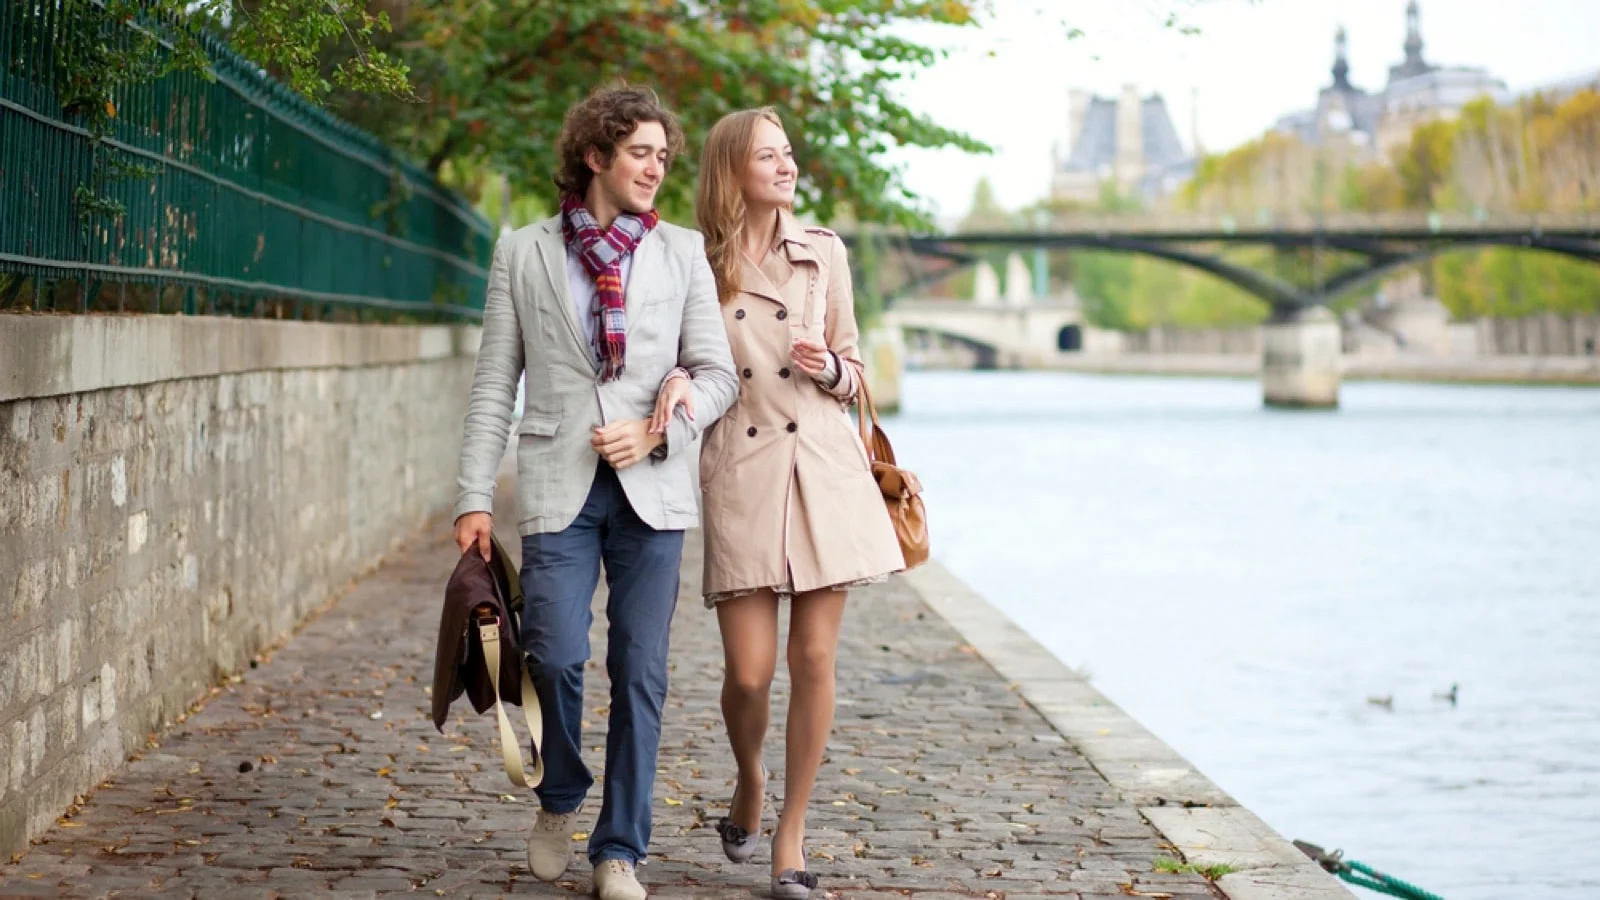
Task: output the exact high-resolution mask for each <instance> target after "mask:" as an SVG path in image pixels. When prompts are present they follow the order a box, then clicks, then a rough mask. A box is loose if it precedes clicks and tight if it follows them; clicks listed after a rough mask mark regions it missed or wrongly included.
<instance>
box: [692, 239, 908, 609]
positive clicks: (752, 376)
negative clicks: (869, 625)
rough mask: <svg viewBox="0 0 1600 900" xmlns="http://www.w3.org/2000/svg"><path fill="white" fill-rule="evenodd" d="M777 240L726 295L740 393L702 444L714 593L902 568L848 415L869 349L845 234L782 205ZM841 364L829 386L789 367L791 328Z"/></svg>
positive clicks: (747, 265) (708, 582)
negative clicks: (863, 347) (863, 343)
mask: <svg viewBox="0 0 1600 900" xmlns="http://www.w3.org/2000/svg"><path fill="white" fill-rule="evenodd" d="M777 237H778V246H777V247H776V248H774V249H773V250H772V251H770V252H769V253H768V255H767V258H766V259H765V260H763V262H762V265H761V266H760V267H759V268H758V267H757V266H755V265H754V264H752V263H751V262H749V260H745V261H744V271H743V277H742V281H743V285H742V289H741V290H740V291H739V293H737V294H735V295H734V296H733V297H732V299H730V300H729V301H728V302H727V303H724V304H723V307H722V316H723V321H724V322H725V323H726V324H727V331H728V342H729V344H730V345H731V346H732V349H733V361H734V367H735V368H736V369H737V370H738V373H739V399H738V400H736V401H735V402H734V404H733V407H732V408H731V409H729V410H728V412H727V413H726V414H725V415H724V416H723V417H722V418H721V419H719V420H718V421H717V422H716V424H714V425H713V426H711V428H710V429H709V431H708V433H707V436H706V439H705V444H704V446H703V447H702V449H701V455H700V483H701V491H702V500H703V503H702V523H703V527H704V529H705V584H704V591H705V593H706V594H708V595H709V594H719V593H724V592H729V591H741V590H751V589H755V588H763V587H777V586H780V585H783V584H785V583H786V582H788V583H792V584H793V587H794V590H795V592H796V593H804V592H806V591H811V590H816V589H818V588H825V587H831V586H834V585H842V584H849V583H850V582H854V581H859V580H862V579H866V578H873V577H876V576H880V575H885V574H888V573H890V572H897V571H900V570H901V569H904V568H905V559H904V557H903V556H902V555H901V553H900V544H899V541H898V540H897V539H896V538H895V534H894V526H893V525H892V524H891V523H890V521H889V513H888V511H887V509H886V508H885V506H884V502H883V495H882V494H881V492H880V491H879V490H878V485H877V483H876V482H875V481H874V480H873V478H872V474H871V470H870V468H869V466H868V462H867V453H866V450H865V448H863V447H862V446H861V438H860V436H859V434H858V433H857V431H856V429H855V426H854V425H853V423H852V421H851V420H850V418H849V417H848V414H847V412H846V407H847V404H848V403H849V402H850V401H851V400H853V399H854V394H855V387H856V385H857V384H858V383H859V381H858V379H859V378H860V377H861V371H862V370H861V351H860V348H859V346H858V343H859V333H858V330H857V327H856V321H855V302H854V299H853V297H852V293H851V287H850V266H849V262H848V260H847V259H846V256H845V246H844V242H843V241H842V240H840V239H839V236H838V235H836V234H834V233H833V232H831V231H828V230H827V229H824V228H807V227H801V225H800V224H799V223H798V222H797V221H796V220H795V219H794V217H793V216H791V215H790V214H788V213H787V212H785V213H782V214H781V218H780V221H779V226H778V236H777ZM802 336H804V337H809V338H810V339H812V340H822V341H823V342H824V343H825V344H827V345H828V348H829V349H830V350H832V351H833V352H834V354H835V355H837V356H838V358H839V359H840V360H841V362H842V363H843V365H842V369H843V370H844V371H842V372H841V381H840V383H839V385H838V387H837V388H836V389H835V391H834V392H832V393H830V392H829V391H827V390H824V389H823V387H822V386H821V385H820V384H818V383H817V382H816V380H815V379H813V378H811V377H810V376H808V375H806V374H805V373H804V372H801V371H800V370H799V369H798V368H795V367H794V363H793V361H792V360H791V359H790V357H789V347H790V344H791V343H792V341H793V339H794V338H797V337H802Z"/></svg>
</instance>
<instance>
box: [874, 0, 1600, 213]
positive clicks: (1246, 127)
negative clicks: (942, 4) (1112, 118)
mask: <svg viewBox="0 0 1600 900" xmlns="http://www.w3.org/2000/svg"><path fill="white" fill-rule="evenodd" d="M1420 2H1421V21H1422V38H1423V56H1424V58H1426V59H1427V60H1428V61H1429V62H1432V63H1435V64H1445V65H1468V66H1481V67H1484V68H1487V69H1488V70H1489V71H1490V72H1491V73H1492V74H1494V75H1496V76H1498V77H1499V78H1501V79H1502V80H1503V81H1505V83H1506V85H1507V86H1508V87H1509V88H1510V89H1511V90H1513V91H1520V90H1523V89H1527V88H1533V87H1538V86H1540V85H1542V84H1545V83H1548V82H1551V81H1557V80H1562V79H1565V78H1569V77H1574V76H1577V75H1581V74H1584V73H1594V72H1597V71H1600V0H1420ZM990 5H991V8H992V12H991V13H990V14H988V15H986V16H985V17H984V21H983V24H982V25H981V26H980V27H979V28H976V29H973V28H966V29H954V28H933V27H920V28H914V29H903V31H904V33H905V34H907V35H908V36H913V37H916V38H918V39H920V40H923V41H926V42H929V43H931V44H933V45H935V46H941V47H947V48H950V50H951V52H950V55H949V56H948V57H947V58H946V59H944V60H942V61H940V62H938V63H937V64H935V65H934V66H933V67H932V68H929V69H925V70H921V71H918V72H916V73H914V74H913V75H911V76H910V77H908V78H907V79H905V80H904V81H902V82H901V83H900V88H899V97H900V99H901V100H902V101H904V102H905V103H907V105H909V106H910V107H911V108H912V109H914V110H917V111H919V112H923V113H926V114H928V115H930V116H932V117H933V118H934V119H935V120H936V121H938V122H939V123H940V124H942V125H946V126H949V127H952V128H957V129H960V130H963V131H966V132H967V133H969V134H971V135H973V136H974V137H977V138H979V139H980V140H983V141H985V142H986V143H988V144H990V145H991V146H993V147H994V148H995V154H994V155H992V156H988V157H974V156H969V155H966V154H963V153H959V152H956V151H953V150H946V151H924V150H914V149H903V150H898V151H896V152H895V153H893V154H892V155H891V157H890V161H891V162H893V163H896V164H900V165H904V166H905V168H906V177H905V180H906V183H907V185H908V186H910V187H911V188H912V189H913V190H915V191H917V192H918V193H919V194H921V195H922V196H923V197H925V198H926V199H927V200H928V201H929V203H930V205H931V206H932V207H933V208H934V209H935V210H936V213H937V215H938V216H939V218H940V219H941V221H945V222H948V221H950V220H952V219H954V218H959V217H960V216H961V215H962V214H964V213H965V212H966V210H967V208H968V207H969V206H970V204H971V200H972V192H973V188H974V186H975V185H976V183H977V181H978V178H979V177H981V176H984V175H987V176H988V177H989V180H990V181H991V182H992V183H993V185H994V187H995V190H996V193H997V195H998V197H999V200H1000V202H1001V203H1002V204H1003V205H1005V206H1006V207H1008V208H1016V207H1019V206H1025V205H1027V204H1029V203H1032V202H1033V201H1035V200H1037V199H1040V198H1041V197H1043V196H1044V195H1046V194H1047V193H1048V192H1049V183H1050V172H1051V159H1052V144H1053V143H1054V144H1058V145H1060V148H1061V152H1063V153H1064V152H1065V149H1066V148H1065V142H1066V129H1067V93H1068V91H1069V89H1071V88H1074V87H1079V88H1083V89H1086V90H1089V91H1092V92H1095V93H1098V94H1100V95H1101V96H1106V97H1114V96H1116V94H1117V93H1118V92H1119V91H1120V90H1121V86H1122V85H1123V84H1124V83H1128V82H1132V83H1136V84H1138V85H1139V88H1140V92H1141V93H1142V94H1146V95H1148V94H1150V93H1157V92H1158V93H1160V94H1161V95H1162V96H1164V97H1165V98H1166V100H1167V105H1168V108H1169V110H1170V111H1171V113H1172V117H1173V122H1174V124H1175V125H1176V127H1177V130H1178V133H1179V135H1180V136H1181V138H1182V139H1183V142H1184V145H1185V146H1186V147H1188V146H1189V145H1190V142H1191V139H1192V134H1193V132H1194V130H1195V129H1194V128H1193V122H1194V120H1193V118H1192V114H1193V113H1194V112H1195V111H1196V110H1197V111H1198V125H1199V127H1198V132H1199V136H1200V141H1201V144H1202V146H1203V147H1204V148H1205V149H1206V150H1207V151H1208V152H1217V151H1221V150H1226V149H1228V148H1231V147H1235V146H1238V145H1239V144H1242V143H1244V142H1246V141H1249V140H1251V139H1253V138H1255V137H1259V136H1260V135H1261V134H1262V133H1263V132H1264V131H1266V130H1267V129H1268V128H1269V127H1270V126H1271V125H1272V123H1273V121H1274V120H1276V119H1277V118H1278V117H1279V116H1280V115H1283V114H1284V113H1287V112H1291V111H1294V110H1297V109H1303V108H1308V107H1310V106H1312V105H1313V104H1314V103H1315V102H1316V96H1317V91H1318V89H1320V88H1321V87H1323V86H1325V85H1327V84H1328V83H1330V82H1331V81H1332V76H1331V75H1330V74H1329V70H1330V68H1331V67H1332V65H1333V38H1334V32H1335V31H1336V30H1337V29H1338V27H1339V26H1340V25H1341V24H1342V25H1343V26H1344V27H1345V29H1346V30H1347V31H1348V33H1349V48H1350V52H1349V58H1350V78H1351V81H1352V82H1354V83H1355V84H1356V85H1357V86H1358V87H1362V88H1365V89H1367V90H1372V91H1377V90H1381V89H1382V87H1383V84H1384V82H1385V80H1386V79H1387V77H1388V70H1389V66H1390V65H1391V64H1392V63H1396V62H1398V61H1399V60H1400V59H1401V57H1402V55H1403V51H1402V49H1401V45H1402V44H1403V43H1404V41H1405V7H1406V0H1254V2H1251V0H1093V2H1084V0H1077V2H1068V0H990ZM1174 13H1175V14H1176V15H1177V17H1178V20H1179V22H1180V23H1181V24H1183V25H1188V26H1193V27H1195V28H1198V29H1199V33H1198V34H1194V35H1186V34H1183V33H1182V32H1181V31H1180V30H1179V29H1175V28H1167V27H1165V22H1166V20H1167V18H1168V16H1169V15H1170V14H1174ZM1072 29H1078V30H1080V31H1082V32H1083V36H1082V37H1079V38H1075V39H1069V38H1068V33H1069V32H1070V31H1071V30H1072ZM1196 100H1197V102H1195V101H1196Z"/></svg>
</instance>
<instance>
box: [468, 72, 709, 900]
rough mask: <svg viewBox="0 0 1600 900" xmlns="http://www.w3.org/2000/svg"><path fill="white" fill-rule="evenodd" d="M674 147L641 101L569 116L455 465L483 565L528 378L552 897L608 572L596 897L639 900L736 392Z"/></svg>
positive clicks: (528, 553)
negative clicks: (671, 169)
mask: <svg viewBox="0 0 1600 900" xmlns="http://www.w3.org/2000/svg"><path fill="white" fill-rule="evenodd" d="M619 135H621V137H619ZM682 146H683V132H682V130H681V129H680V128H679V126H678V123H677V120H676V119H675V118H674V117H673V115H672V114H671V113H670V112H668V111H667V110H666V109H665V108H663V107H662V106H661V104H660V103H659V101H657V99H656V97H655V95H654V94H653V93H652V92H650V91H648V90H645V89H642V88H636V87H624V88H614V89H608V90H602V91H599V92H597V93H595V94H593V95H591V96H590V97H589V98H588V99H587V100H584V101H583V102H582V103H580V104H579V105H577V106H575V107H573V109H572V110H570V111H569V112H568V114H567V118H566V121H565V123H564V124H563V126H562V130H561V136H560V140H559V152H560V156H561V170H560V172H559V173H558V174H557V175H556V179H555V180H556V184H557V186H558V187H559V188H560V189H561V193H562V202H561V207H562V209H561V213H560V214H559V215H557V216H555V217H554V218H552V219H549V220H547V221H544V222H540V223H538V224H535V225H530V226H528V227H526V228H523V229H521V230H519V231H517V232H515V233H513V234H511V235H508V236H506V237H504V238H502V239H501V240H500V242H499V243H498V245H497V246H496V247H495V252H494V262H493V264H492V266H491V267H490V270H489V288H488V293H487V296H486V299H485V302H484V312H483V338H482V343H481V345H480V346H479V349H478V360H477V368H476V372H475V373H474V375H473V381H472V394H471V398H470V400H469V402H468V405H467V416H466V423H465V427H464V431H465V435H464V438H463V440H462V447H461V476H460V494H459V497H458V499H457V501H456V529H455V532H456V543H457V544H459V545H460V547H461V550H462V552H463V553H465V552H467V551H468V550H470V549H472V548H474V547H476V548H477V549H478V550H479V551H480V552H481V553H483V555H484V557H485V558H486V559H487V558H488V555H489V532H490V528H491V518H490V513H491V510H492V501H493V496H494V482H495V473H496V471H497V470H498V468H499V464H500V459H501V456H502V454H503V453H504V450H505V441H506V432H507V429H508V428H509V427H510V424H511V416H512V407H513V404H514V402H515V396H516V390H517V380H518V378H519V377H522V376H523V375H524V374H526V376H527V383H526V394H525V407H526V408H525V412H524V413H523V416H522V420H521V422H519V423H518V425H517V430H516V431H517V433H516V440H517V451H516V452H517V505H518V513H519V519H518V531H519V532H520V533H521V535H522V587H523V593H524V595H525V598H526V599H525V604H526V605H525V608H524V611H523V616H522V620H523V627H522V643H523V649H525V650H526V651H527V652H528V664H529V666H530V668H531V670H532V674H533V681H534V686H535V689H536V690H537V692H538V694H539V702H540V704H541V705H542V706H543V709H544V746H543V748H542V749H543V755H544V766H545V769H544V781H543V782H542V783H541V784H540V786H539V788H538V795H539V806H540V809H539V813H538V818H537V820H536V821H535V823H534V827H533V834H532V836H531V837H530V838H529V839H528V866H529V868H530V869H532V870H533V874H534V875H535V876H537V877H538V878H541V879H543V880H545V881H554V880H555V879H556V878H559V877H560V876H561V874H562V873H563V872H564V871H566V868H567V863H568V861H569V858H570V852H569V847H570V846H571V841H572V834H573V832H574V831H575V830H576V820H577V816H578V813H579V808H580V807H581V806H582V805H583V802H584V798H585V797H586V796H587V794H588V791H589V788H590V786H591V785H593V784H594V778H593V776H592V775H591V774H590V772H589V769H588V768H587V767H586V766H585V765H584V763H583V759H582V732H581V730H580V729H581V720H582V717H583V709H584V707H583V669H584V663H585V662H587V660H588V658H589V625H590V622H591V621H592V619H593V616H592V614H591V613H590V609H589V604H590V599H591V598H592V597H593V595H594V589H595V585H596V583H597V581H598V579H599V577H600V568H601V565H602V564H604V566H605V572H606V583H607V586H608V588H609V593H610V599H609V600H608V601H607V603H606V618H607V623H608V634H607V646H606V671H607V673H608V674H609V675H610V677H611V717H610V726H609V733H608V736H607V740H606V758H605V789H604V799H603V802H602V803H601V807H600V816H599V819H598V821H597V822H596V823H595V826H594V830H593V833H592V835H591V836H590V838H589V859H590V861H591V862H592V863H593V865H594V885H595V890H596V892H597V893H598V894H599V895H600V897H601V898H602V900H643V898H644V897H645V891H644V889H643V888H642V887H641V886H640V885H639V881H638V878H637V876H636V875H635V872H634V868H635V866H637V865H638V864H639V862H641V861H642V860H643V859H644V858H645V856H646V854H647V852H648V847H649V843H650V804H651V791H652V789H653V787H654V782H655V769H656V756H657V753H658V751H659V749H660V739H661V708H662V704H663V701H664V700H665V697H666V689H667V636H668V628H669V626H670V623H671V620H672V612H673V609H674V607H675V606H676V604H677V596H678V566H679V561H680V557H681V555H682V552H683V529H685V528H689V527H693V526H694V525H696V524H698V515H699V498H698V496H697V493H696V484H697V480H696V478H695V473H694V472H693V471H692V470H693V469H694V468H695V467H697V466H698V459H697V454H695V453H694V452H692V451H693V449H694V448H695V447H696V446H697V445H696V439H697V438H698V436H699V431H700V429H701V428H702V427H703V426H704V425H706V424H709V423H710V422H712V421H714V420H716V419H717V417H719V416H721V415H722V413H723V412H724V411H726V410H727V409H728V407H729V406H730V405H732V403H733V401H734V398H735V397H736V396H737V394H738V390H739V387H738V380H737V377H736V376H735V373H734V368H733V360H732V357H731V355H730V354H729V350H728V339H727V333H726V332H725V330H724V326H723V321H722V314H721V311H720V309H719V307H718V304H717V289H716V285H715V283H714V281H713V278H712V274H711V268H710V266H709V264H708V263H707V262H706V257H705V246H704V241H703V240H702V238H701V236H700V234H699V233H698V232H695V231H690V230H688V229H684V228H678V227H676V226H673V225H668V224H667V223H665V222H661V221H659V219H658V217H657V215H656V213H655V210H654V205H655V196H656V192H657V190H658V189H659V188H660V187H661V181H662V179H663V178H664V177H665V175H666V172H667V167H668V165H669V163H670V162H671V160H672V157H673V156H674V155H675V154H677V153H678V152H679V151H680V150H681V148H682ZM685 374H688V375H689V376H691V380H690V381H689V382H688V384H689V385H690V388H689V391H688V400H687V403H686V404H685V408H669V411H670V412H671V417H670V419H668V420H667V421H666V424H665V427H664V428H662V427H651V422H650V421H649V420H650V418H651V415H652V412H653V410H654V409H655V405H656V399H657V395H658V393H659V392H660V390H661V388H663V387H664V386H665V385H666V384H667V382H668V380H669V379H674V378H682V377H683V376H684V375H685ZM678 387H679V388H681V387H682V385H679V386H678Z"/></svg>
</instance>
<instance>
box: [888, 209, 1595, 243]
mask: <svg viewBox="0 0 1600 900" xmlns="http://www.w3.org/2000/svg"><path fill="white" fill-rule="evenodd" d="M1317 232H1325V233H1330V234H1340V235H1346V236H1349V235H1358V234H1363V233H1370V234H1372V235H1375V236H1392V235H1395V234H1411V235H1417V236H1419V237H1421V236H1427V235H1432V234H1436V235H1451V234H1455V235H1462V234H1465V235H1471V234H1506V233H1527V234H1550V233H1563V234H1573V235H1583V236H1586V237H1590V238H1597V237H1600V210H1595V211H1592V212H1585V211H1575V212H1547V213H1538V214H1522V213H1484V214H1477V213H1458V212H1381V213H1365V212H1337V213H1327V214H1325V215H1311V214H1308V213H1281V212H1260V213H1255V214H1249V215H1234V214H1221V213H1188V212H1164V213H1122V214H1108V213H1063V214H1058V215H1055V216H1052V217H1050V218H1048V219H1045V220H1042V221H1041V222H1039V223H1038V224H1036V225H1033V226H1031V227H1029V226H1017V227H1013V228H1006V229H996V230H974V231H962V232H960V233H959V235H957V234H956V233H948V234H903V235H894V234H884V235H883V236H884V237H885V238H887V239H888V240H890V241H893V240H894V238H895V237H904V238H924V239H937V238H941V237H944V238H955V237H959V238H960V239H962V240H963V241H966V242H972V243H981V242H991V243H1003V242H1004V241H1005V240H1006V239H1007V238H1016V237H1020V236H1034V235H1040V234H1046V235H1052V234H1053V235H1074V234H1076V235H1104V236H1119V235H1125V236H1127V237H1147V236H1161V237H1173V238H1181V237H1182V236H1184V235H1195V236H1196V237H1205V236H1218V235H1241V236H1248V235H1252V234H1262V235H1268V234H1285V233H1289V234H1315V233H1317Z"/></svg>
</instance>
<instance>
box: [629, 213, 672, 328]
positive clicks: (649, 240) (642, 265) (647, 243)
mask: <svg viewBox="0 0 1600 900" xmlns="http://www.w3.org/2000/svg"><path fill="white" fill-rule="evenodd" d="M662 243H663V240H662V238H661V236H660V235H658V234H656V232H655V229H651V230H650V231H649V232H648V233H647V234H645V236H644V238H643V239H641V240H640V241H639V246H637V247H634V248H633V259H632V261H631V262H630V263H629V264H628V283H627V285H625V286H624V287H623V291H622V307H623V310H624V312H623V318H625V319H626V320H627V323H628V324H627V333H628V334H632V333H633V326H634V323H636V322H638V321H639V317H640V316H642V315H644V312H643V310H644V306H645V302H644V301H645V296H646V295H648V294H649V293H650V286H651V285H653V284H655V283H656V279H658V278H660V277H661V273H662V259H661V254H662V253H664V252H665V248H663V247H662Z"/></svg>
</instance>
